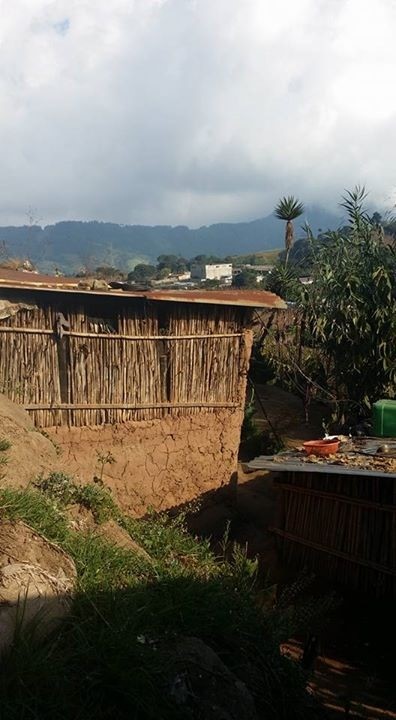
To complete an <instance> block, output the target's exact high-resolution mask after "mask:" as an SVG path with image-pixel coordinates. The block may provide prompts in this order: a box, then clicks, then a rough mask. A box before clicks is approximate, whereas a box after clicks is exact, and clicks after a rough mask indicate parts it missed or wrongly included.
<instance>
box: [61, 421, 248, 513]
mask: <svg viewBox="0 0 396 720" xmlns="http://www.w3.org/2000/svg"><path fill="white" fill-rule="evenodd" d="M242 420H243V412H242V411H241V410H240V409H232V410H218V411H216V412H207V411H206V412H204V411H201V412H199V413H197V414H194V415H190V416H187V417H168V418H165V419H161V420H150V421H144V422H129V423H125V424H123V425H103V426H97V427H81V428H64V427H61V428H47V433H48V435H49V436H50V438H51V439H52V440H53V441H54V442H55V443H56V444H57V445H58V446H59V448H60V450H61V453H60V457H59V464H60V466H61V469H62V470H64V471H65V472H68V473H70V474H73V475H74V476H75V477H76V478H77V479H79V480H80V481H81V482H89V481H92V479H93V478H94V477H95V476H96V477H98V476H100V474H101V462H100V458H99V456H100V455H101V456H102V457H103V456H105V455H106V454H107V453H108V452H109V453H111V455H112V456H113V458H114V462H112V463H106V464H105V465H104V468H103V482H104V484H105V485H106V486H107V487H110V488H111V489H112V492H113V493H114V497H115V498H116V499H117V501H118V502H119V503H120V504H121V506H122V507H123V508H124V509H125V510H126V511H128V512H129V513H131V514H133V515H135V516H141V515H143V514H145V512H146V511H147V509H148V508H149V507H152V508H154V509H156V510H166V509H169V508H172V507H175V506H178V505H181V504H183V503H185V502H188V501H190V500H193V499H195V498H197V497H199V496H200V495H202V494H203V493H206V492H208V491H210V490H215V489H218V488H221V487H223V486H226V485H228V484H229V483H230V481H231V479H232V476H233V473H235V472H236V469H237V455H238V447H239V441H240V432H241V424H242Z"/></svg>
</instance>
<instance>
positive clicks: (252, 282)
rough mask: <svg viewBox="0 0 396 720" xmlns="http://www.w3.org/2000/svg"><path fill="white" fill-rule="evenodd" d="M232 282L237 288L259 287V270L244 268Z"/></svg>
mask: <svg viewBox="0 0 396 720" xmlns="http://www.w3.org/2000/svg"><path fill="white" fill-rule="evenodd" d="M232 284H233V286H234V287H237V288H257V287H258V283H257V271H256V270H248V269H245V270H242V272H240V273H239V274H238V275H235V277H234V278H233V281H232Z"/></svg>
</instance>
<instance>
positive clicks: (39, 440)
mask: <svg viewBox="0 0 396 720" xmlns="http://www.w3.org/2000/svg"><path fill="white" fill-rule="evenodd" d="M0 439H1V440H3V439H5V440H8V441H9V442H10V443H11V447H10V448H9V449H8V450H6V451H4V452H1V457H2V458H3V459H4V460H5V461H6V462H5V463H4V464H3V463H2V464H1V466H0V478H1V479H2V480H3V482H6V483H7V485H10V486H12V487H26V486H27V485H28V484H29V483H30V482H31V481H32V480H34V479H35V478H37V477H38V475H40V474H41V473H43V472H46V473H48V472H50V471H51V470H52V469H54V468H55V466H56V464H57V460H58V457H57V449H56V446H55V445H54V443H53V442H51V440H49V439H48V438H47V437H45V435H43V434H42V433H41V432H39V431H38V430H37V429H36V428H35V427H34V425H33V423H32V422H31V420H30V419H29V416H28V414H27V413H26V412H25V411H24V410H23V408H21V407H20V406H19V405H16V404H15V403H13V402H11V401H10V400H8V398H6V397H5V396H4V395H0Z"/></svg>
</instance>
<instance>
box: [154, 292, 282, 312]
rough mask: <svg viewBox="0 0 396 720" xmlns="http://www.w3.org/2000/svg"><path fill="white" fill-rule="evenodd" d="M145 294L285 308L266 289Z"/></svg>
mask: <svg viewBox="0 0 396 720" xmlns="http://www.w3.org/2000/svg"><path fill="white" fill-rule="evenodd" d="M146 295H147V297H149V298H150V299H151V300H168V301H171V302H172V301H173V302H189V303H191V302H195V303H205V304H213V305H239V306H240V307H256V308H258V307H262V308H282V309H283V308H286V303H285V302H284V300H282V299H281V298H280V297H279V296H278V295H275V294H274V293H271V292H268V291H267V290H231V289H230V290H152V291H150V292H149V293H146Z"/></svg>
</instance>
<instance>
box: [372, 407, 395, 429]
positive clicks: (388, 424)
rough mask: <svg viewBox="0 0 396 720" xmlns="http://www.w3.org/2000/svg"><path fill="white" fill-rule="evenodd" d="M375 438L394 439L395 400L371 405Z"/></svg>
mask: <svg viewBox="0 0 396 720" xmlns="http://www.w3.org/2000/svg"><path fill="white" fill-rule="evenodd" d="M373 428H374V435H375V436H376V437H392V438H393V437H396V400H378V401H377V402H376V403H374V405H373Z"/></svg>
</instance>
